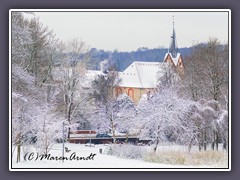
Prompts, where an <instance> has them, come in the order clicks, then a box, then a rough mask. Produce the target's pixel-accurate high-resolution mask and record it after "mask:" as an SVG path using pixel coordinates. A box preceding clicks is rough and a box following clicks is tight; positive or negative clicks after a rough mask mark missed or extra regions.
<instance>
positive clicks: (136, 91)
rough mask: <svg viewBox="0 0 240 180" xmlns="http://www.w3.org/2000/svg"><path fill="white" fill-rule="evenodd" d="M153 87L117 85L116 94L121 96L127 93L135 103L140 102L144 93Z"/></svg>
mask: <svg viewBox="0 0 240 180" xmlns="http://www.w3.org/2000/svg"><path fill="white" fill-rule="evenodd" d="M152 90H153V89H144V88H132V87H117V88H116V90H115V91H116V95H117V96H119V95H120V94H122V93H126V94H127V95H128V96H129V97H130V98H131V99H132V101H133V102H134V103H135V104H138V102H139V100H140V99H141V97H142V95H143V94H146V93H147V92H148V91H152Z"/></svg>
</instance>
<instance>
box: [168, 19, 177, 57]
mask: <svg viewBox="0 0 240 180" xmlns="http://www.w3.org/2000/svg"><path fill="white" fill-rule="evenodd" d="M169 53H171V54H172V57H173V58H175V57H177V53H178V47H177V39H176V33H175V28H174V16H173V33H172V36H171V43H170V46H169Z"/></svg>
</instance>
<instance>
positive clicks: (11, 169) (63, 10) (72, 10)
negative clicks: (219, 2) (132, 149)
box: [9, 9, 232, 171]
mask: <svg viewBox="0 0 240 180" xmlns="http://www.w3.org/2000/svg"><path fill="white" fill-rule="evenodd" d="M12 11H18V12H23V11H28V12H36V11H38V12H44V11H45V12H59V11H62V12H77V11H79V12H88V11H95V12H103V11H105V12H110V11H117V12H126V11H128V12H137V11H142V12H146V11H148V12H151V11H152V12H156V11H159V12H171V11H172V12H194V11H197V12H228V15H229V18H228V44H229V69H228V71H229V84H228V87H229V88H228V90H229V96H228V97H229V110H228V112H229V125H228V126H229V137H228V138H229V144H228V148H229V149H228V150H229V152H228V153H229V154H228V156H229V158H228V164H229V167H228V169H215V168H209V169H207V168H204V169H199V168H196V169H195V168H186V169H181V168H176V169H160V168H159V169H151V168H148V169H143V168H141V169H139V168H136V169H117V168H114V169H107V168H106V169H91V168H88V169H80V168H79V169H71V168H69V169H66V168H62V169H54V168H51V169H37V168H36V169H29V168H21V169H20V168H19V169H16V168H12V167H11V166H12V157H11V156H12V141H11V138H12V137H11V136H12V134H11V130H12V101H11V100H12V98H11V95H12V86H11V83H12V79H11V77H12V76H11V75H12V68H11V67H12V63H11V43H12V42H11V13H12ZM230 72H231V10H230V9H10V10H9V171H231V152H232V150H231V145H232V143H231V103H232V102H231V84H232V83H231V73H230Z"/></svg>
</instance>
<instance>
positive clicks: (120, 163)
mask: <svg viewBox="0 0 240 180" xmlns="http://www.w3.org/2000/svg"><path fill="white" fill-rule="evenodd" d="M65 146H66V147H68V148H69V149H70V150H71V151H70V152H68V153H66V152H65V154H64V156H65V157H70V156H71V154H72V153H74V152H75V153H76V156H79V157H88V156H89V155H90V154H91V153H92V154H96V155H94V156H93V158H92V159H90V160H65V161H64V162H62V161H61V160H47V159H44V160H39V159H38V160H36V161H35V160H34V159H35V158H36V157H37V155H36V152H35V154H33V155H32V156H31V157H34V158H33V160H31V161H29V160H27V161H24V154H25V153H26V152H25V153H24V154H22V156H21V162H20V163H16V151H15V152H14V154H13V159H12V168H215V167H218V166H182V165H181V166H180V165H167V164H159V163H149V162H145V161H143V160H133V159H123V158H118V157H115V156H110V155H106V154H104V152H105V151H106V150H107V148H109V146H108V145H95V146H94V147H88V146H85V145H84V144H70V143H66V144H65ZM148 148H150V147H148ZM99 149H102V151H103V154H100V152H99ZM163 149H164V150H172V149H173V147H172V146H171V148H170V147H169V146H162V147H159V150H163ZM174 149H180V148H179V147H174ZM181 150H183V151H185V149H181ZM29 152H34V150H33V149H30V150H29ZM50 154H51V155H52V156H54V157H56V156H57V157H61V156H62V144H55V145H54V146H53V148H52V150H51V151H50ZM28 155H29V154H28ZM30 159H31V158H30ZM225 168H227V167H225Z"/></svg>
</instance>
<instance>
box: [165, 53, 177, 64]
mask: <svg viewBox="0 0 240 180" xmlns="http://www.w3.org/2000/svg"><path fill="white" fill-rule="evenodd" d="M168 54H169V55H170V57H171V59H172V60H173V63H174V65H175V66H177V63H178V60H179V58H180V56H181V53H177V56H176V57H175V58H174V57H173V55H172V53H166V54H165V57H164V61H165V60H166V58H167V56H168Z"/></svg>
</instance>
